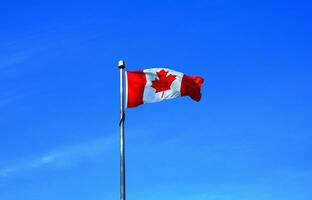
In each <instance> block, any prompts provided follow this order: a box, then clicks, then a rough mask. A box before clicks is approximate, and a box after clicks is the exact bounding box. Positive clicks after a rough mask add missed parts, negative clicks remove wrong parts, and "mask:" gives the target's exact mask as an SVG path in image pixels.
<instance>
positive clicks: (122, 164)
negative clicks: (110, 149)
mask: <svg viewBox="0 0 312 200" xmlns="http://www.w3.org/2000/svg"><path fill="white" fill-rule="evenodd" d="M118 68H119V71H120V121H119V127H120V200H126V169H125V142H124V141H125V129H124V123H125V111H124V107H125V101H124V91H125V90H124V69H125V62H124V61H123V60H120V61H119V62H118Z"/></svg>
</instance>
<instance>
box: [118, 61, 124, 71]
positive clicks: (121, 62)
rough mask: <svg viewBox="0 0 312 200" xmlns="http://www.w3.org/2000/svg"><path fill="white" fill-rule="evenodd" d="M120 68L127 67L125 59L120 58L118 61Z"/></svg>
mask: <svg viewBox="0 0 312 200" xmlns="http://www.w3.org/2000/svg"><path fill="white" fill-rule="evenodd" d="M118 68H119V69H124V68H125V61H124V60H119V61H118Z"/></svg>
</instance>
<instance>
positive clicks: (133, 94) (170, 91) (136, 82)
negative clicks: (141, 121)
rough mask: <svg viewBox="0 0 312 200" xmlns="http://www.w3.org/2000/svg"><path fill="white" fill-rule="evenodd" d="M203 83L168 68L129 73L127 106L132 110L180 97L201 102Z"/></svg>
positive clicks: (201, 79) (127, 73)
mask: <svg viewBox="0 0 312 200" xmlns="http://www.w3.org/2000/svg"><path fill="white" fill-rule="evenodd" d="M203 82H204V79H203V78H202V77H200V76H188V75H186V74H183V73H181V72H177V71H174V70H171V69H167V68H151V69H144V70H136V71H127V72H126V84H127V86H126V105H127V107H128V108H132V107H136V106H139V105H141V104H145V103H155V102H159V101H163V100H167V99H173V98H177V97H180V96H190V97H191V98H192V99H193V100H195V101H200V99H201V93H200V89H201V86H202V84H203Z"/></svg>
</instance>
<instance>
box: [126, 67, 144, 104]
mask: <svg viewBox="0 0 312 200" xmlns="http://www.w3.org/2000/svg"><path fill="white" fill-rule="evenodd" d="M145 84H146V77H145V73H144V72H143V70H137V71H127V87H128V88H127V89H128V94H127V95H128V96H127V107H128V108H131V107H136V106H138V105H141V104H143V94H144V88H145Z"/></svg>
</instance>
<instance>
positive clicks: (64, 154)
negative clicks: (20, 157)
mask: <svg viewBox="0 0 312 200" xmlns="http://www.w3.org/2000/svg"><path fill="white" fill-rule="evenodd" d="M114 141H115V140H114V139H113V138H112V137H106V138H99V139H95V140H92V141H88V142H84V143H80V144H75V145H69V146H65V147H63V148H59V149H56V150H54V151H51V152H50V153H47V154H44V155H42V156H38V157H37V158H33V159H30V160H28V161H24V162H18V163H15V164H12V165H9V166H6V167H2V168H0V177H6V176H9V175H12V174H16V173H19V172H24V171H28V170H35V169H40V168H44V167H63V166H67V165H71V164H73V163H76V162H79V161H82V160H85V159H88V158H90V157H93V156H96V155H101V154H103V153H105V152H107V151H108V150H110V149H111V148H112V147H113V146H114V144H115V142H114Z"/></svg>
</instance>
